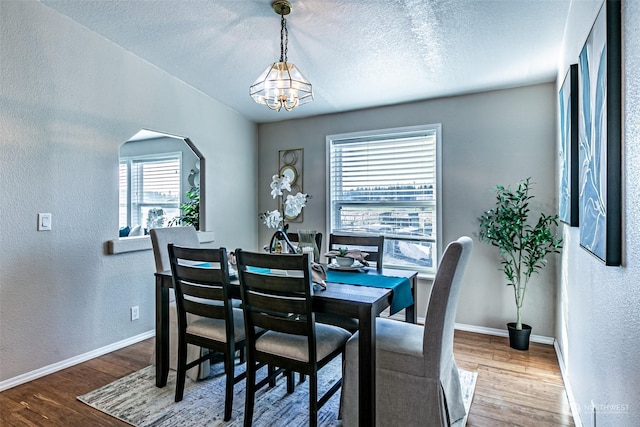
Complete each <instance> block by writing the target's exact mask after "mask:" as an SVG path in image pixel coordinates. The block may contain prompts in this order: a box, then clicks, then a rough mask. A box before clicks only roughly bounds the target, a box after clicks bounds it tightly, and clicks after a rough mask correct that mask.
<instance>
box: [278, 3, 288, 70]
mask: <svg viewBox="0 0 640 427" xmlns="http://www.w3.org/2000/svg"><path fill="white" fill-rule="evenodd" d="M280 18H281V21H280V22H281V24H280V62H287V53H288V52H287V51H288V45H289V31H288V30H287V20H286V19H284V13H283V12H281V13H280Z"/></svg>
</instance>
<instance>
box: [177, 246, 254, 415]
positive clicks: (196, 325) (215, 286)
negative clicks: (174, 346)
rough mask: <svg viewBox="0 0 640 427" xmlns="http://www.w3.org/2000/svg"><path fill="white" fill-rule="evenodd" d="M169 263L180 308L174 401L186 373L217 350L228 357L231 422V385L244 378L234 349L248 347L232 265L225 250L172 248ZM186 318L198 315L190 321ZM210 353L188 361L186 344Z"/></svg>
mask: <svg viewBox="0 0 640 427" xmlns="http://www.w3.org/2000/svg"><path fill="white" fill-rule="evenodd" d="M168 251H169V261H170V263H171V273H172V276H173V287H174V289H175V293H176V305H177V309H178V373H177V377H176V393H175V401H176V402H180V401H181V400H182V397H183V394H184V384H185V376H186V373H187V369H189V368H192V367H194V366H196V365H199V364H200V363H202V362H203V361H204V360H210V359H211V358H212V357H213V356H214V353H213V352H214V351H216V352H220V353H222V354H223V355H224V371H225V375H226V385H225V401H224V420H225V421H228V420H229V419H231V411H232V407H233V386H234V384H235V383H237V382H238V381H241V380H242V379H244V378H245V373H244V372H243V373H241V374H239V375H237V376H236V375H235V354H236V350H238V349H241V348H243V347H244V346H245V328H244V315H243V313H242V310H241V309H239V308H234V307H233V305H232V301H231V295H230V286H231V284H230V282H229V263H228V259H227V251H226V249H225V248H219V249H199V248H198V249H194V248H184V247H180V246H176V245H174V244H169V246H168ZM188 315H193V316H197V317H195V318H192V319H195V320H192V321H190V320H189V318H188ZM188 344H194V345H197V346H200V347H203V348H207V349H210V350H212V351H211V352H210V353H209V354H205V355H202V356H201V357H199V358H198V359H196V360H193V361H191V362H187V345H188Z"/></svg>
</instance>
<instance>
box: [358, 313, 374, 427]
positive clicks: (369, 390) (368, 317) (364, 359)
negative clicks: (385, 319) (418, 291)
mask: <svg viewBox="0 0 640 427" xmlns="http://www.w3.org/2000/svg"><path fill="white" fill-rule="evenodd" d="M360 310H361V312H360V319H359V320H360V322H359V326H358V331H359V332H360V339H359V340H358V357H359V368H358V371H359V372H358V374H359V375H358V376H359V378H358V396H359V397H360V398H359V400H358V421H359V422H358V424H359V425H360V426H365V427H371V426H375V425H376V313H375V312H374V311H373V310H372V307H371V306H367V307H361V308H360Z"/></svg>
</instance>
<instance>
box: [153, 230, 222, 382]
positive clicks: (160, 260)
mask: <svg viewBox="0 0 640 427" xmlns="http://www.w3.org/2000/svg"><path fill="white" fill-rule="evenodd" d="M149 235H150V237H151V245H152V247H153V256H154V258H155V261H156V272H160V271H168V270H171V263H170V262H169V252H168V250H167V246H168V245H169V243H173V244H175V245H178V246H184V247H192V248H197V247H199V246H200V239H198V233H197V231H196V229H195V228H194V227H192V226H188V227H168V228H152V229H151V230H150V231H149ZM169 301H170V302H169V367H170V368H171V369H176V367H177V366H178V365H177V364H178V316H177V312H176V303H175V293H174V292H173V290H171V292H170V297H169ZM204 352H207V350H205V349H201V348H200V347H197V346H194V345H191V344H189V346H188V349H187V360H189V361H192V360H195V359H197V358H199V357H200V356H201V355H203V354H204ZM187 375H188V376H189V378H192V379H202V378H206V377H208V376H209V361H205V362H203V363H202V364H201V365H200V368H198V367H194V368H192V369H190V370H189V371H188V373H187Z"/></svg>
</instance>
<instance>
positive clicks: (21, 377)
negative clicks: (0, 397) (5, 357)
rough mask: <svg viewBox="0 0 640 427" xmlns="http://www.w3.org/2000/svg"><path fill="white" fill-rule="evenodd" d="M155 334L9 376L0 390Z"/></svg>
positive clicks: (148, 333)
mask: <svg viewBox="0 0 640 427" xmlns="http://www.w3.org/2000/svg"><path fill="white" fill-rule="evenodd" d="M155 335H156V330H155V329H152V330H150V331H147V332H143V333H142V334H139V335H136V336H133V337H131V338H127V339H124V340H122V341H118V342H115V343H113V344H109V345H107V346H105V347H102V348H98V349H95V350H92V351H90V352H88V353H84V354H80V355H78V356H74V357H72V358H70V359H67V360H63V361H61V362H58V363H54V364H52V365H49V366H45V367H42V368H39V369H36V370H35V371H31V372H27V373H24V374H22V375H18V376H17V377H13V378H9V379H8V380H4V381H2V382H0V391H4V390H8V389H10V388H12V387H15V386H18V385H20V384H24V383H28V382H29V381H33V380H35V379H38V378H41V377H44V376H46V375H49V374H53V373H54V372H58V371H61V370H63V369H66V368H68V367H70V366H74V365H77V364H79V363H82V362H86V361H87V360H91V359H94V358H96V357H98V356H102V355H104V354H107V353H111V352H112V351H116V350H119V349H121V348H124V347H127V346H130V345H132V344H135V343H137V342H140V341H144V340H146V339H147V338H151V337H154V336H155Z"/></svg>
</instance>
